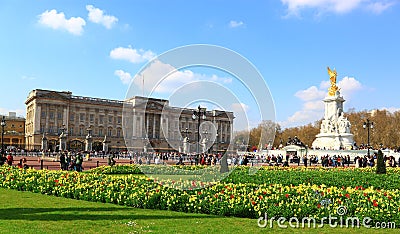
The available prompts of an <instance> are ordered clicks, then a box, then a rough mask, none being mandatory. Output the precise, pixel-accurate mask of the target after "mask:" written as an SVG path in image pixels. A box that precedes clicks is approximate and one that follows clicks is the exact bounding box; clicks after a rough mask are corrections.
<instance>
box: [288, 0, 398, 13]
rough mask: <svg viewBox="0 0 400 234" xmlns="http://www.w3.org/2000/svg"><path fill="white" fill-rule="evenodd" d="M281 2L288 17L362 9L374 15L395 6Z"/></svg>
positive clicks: (371, 1)
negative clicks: (302, 12) (309, 12)
mask: <svg viewBox="0 0 400 234" xmlns="http://www.w3.org/2000/svg"><path fill="white" fill-rule="evenodd" d="M281 2H282V4H283V5H285V6H287V11H288V14H289V15H298V14H299V13H300V11H302V10H305V9H316V10H317V11H318V12H334V13H348V12H350V11H352V10H355V9H357V8H364V9H367V10H370V11H372V12H374V13H381V12H383V11H384V10H386V9H388V8H390V7H391V6H393V5H394V4H395V2H394V1H393V0H281Z"/></svg>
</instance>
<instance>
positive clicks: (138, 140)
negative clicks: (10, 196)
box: [25, 89, 234, 152]
mask: <svg viewBox="0 0 400 234" xmlns="http://www.w3.org/2000/svg"><path fill="white" fill-rule="evenodd" d="M25 104H26V114H27V116H26V125H25V128H26V130H25V137H26V139H27V141H29V142H30V144H29V146H28V147H29V149H36V150H40V149H42V138H43V137H46V138H47V142H48V149H49V150H57V149H58V145H59V136H60V134H61V133H62V132H63V131H64V132H65V133H66V134H65V135H66V136H67V139H66V145H67V149H69V150H83V149H84V148H85V147H84V144H85V137H86V136H87V135H88V132H89V131H90V133H91V136H92V139H93V144H92V149H93V150H102V149H103V141H104V139H105V136H106V138H107V142H108V150H126V149H129V150H133V151H143V150H144V151H146V150H149V151H150V150H154V151H157V152H167V151H179V150H180V149H181V148H182V147H183V137H185V136H187V137H188V138H189V139H190V140H191V142H198V140H197V138H198V136H197V133H198V130H197V129H198V127H199V126H198V125H199V124H198V123H199V122H198V118H197V119H193V118H192V115H193V113H194V111H196V110H193V109H187V108H179V107H171V106H169V102H168V100H163V99H155V98H145V97H139V96H135V97H133V98H131V99H128V100H125V101H119V100H109V99H101V98H92V97H82V96H75V95H72V93H71V92H67V91H62V92H58V91H52V90H41V89H36V90H32V91H31V92H30V93H29V96H28V98H27V100H26V102H25ZM202 112H204V113H205V117H206V119H205V120H201V121H200V122H201V125H200V128H199V129H200V132H201V139H203V135H204V134H205V135H207V133H210V134H209V135H211V133H213V131H214V130H216V129H218V130H217V131H215V132H214V134H213V135H214V138H211V136H209V137H207V136H206V137H204V139H206V138H208V139H207V140H206V144H208V145H209V147H208V148H209V151H216V150H217V147H218V149H219V150H226V149H227V148H228V147H229V142H230V141H231V138H232V132H233V131H232V126H233V118H234V117H233V113H232V112H225V111H218V110H212V111H206V110H205V109H202ZM123 113H124V114H123ZM186 128H187V129H186ZM213 129H214V130H213ZM217 133H218V135H217ZM211 140H212V141H211ZM195 148H196V147H195ZM196 150H198V149H196ZM192 151H194V148H193V147H192Z"/></svg>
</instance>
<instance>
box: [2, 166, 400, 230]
mask: <svg viewBox="0 0 400 234" xmlns="http://www.w3.org/2000/svg"><path fill="white" fill-rule="evenodd" d="M246 169H247V168H241V169H239V170H243V171H246ZM298 170H300V169H298ZM298 170H294V171H296V172H298ZM269 171H271V170H270V169H269V168H266V169H263V170H261V171H259V172H258V173H263V172H269ZM272 171H273V172H278V171H279V169H277V170H275V169H274V170H272ZM289 171H290V170H289ZM316 171H319V170H316ZM239 172H240V171H239ZM239 172H238V173H239ZM307 172H308V171H304V173H307ZM321 173H324V172H321ZM337 173H338V174H339V172H337ZM356 173H360V178H361V177H362V175H363V174H364V175H366V174H368V172H363V173H362V172H361V171H356ZM393 174H395V173H393ZM231 176H237V175H235V174H234V173H233V174H231ZM255 176H257V174H256V175H255ZM0 179H1V180H0V187H3V188H10V189H17V190H24V191H32V192H36V193H42V194H48V195H55V196H61V197H67V198H74V199H81V200H88V201H96V202H108V203H115V204H120V205H127V206H132V207H138V208H150V209H165V210H174V211H183V212H195V213H206V214H217V215H228V216H238V217H248V218H258V217H260V216H263V215H264V214H265V213H267V214H268V216H269V217H273V216H275V217H281V216H282V217H286V218H289V217H297V218H299V219H300V218H303V217H313V218H315V219H316V220H320V219H322V218H323V217H327V216H329V215H336V212H337V209H338V208H339V207H341V206H345V207H346V209H347V212H346V214H344V216H343V217H344V218H346V217H359V218H360V220H362V219H363V218H364V217H370V218H371V219H372V220H373V221H374V222H397V223H400V212H399V211H400V190H399V189H376V188H374V187H372V186H371V187H365V188H364V187H363V186H343V185H342V184H337V186H327V185H326V184H324V183H322V184H308V183H305V184H298V185H285V184H281V183H262V184H261V183H241V182H235V183H232V182H221V183H218V184H216V185H214V186H210V187H206V188H202V189H199V190H195V188H197V186H198V183H199V182H198V181H184V180H182V181H167V182H165V181H163V182H157V181H156V182H155V181H154V180H152V179H149V178H146V177H137V176H135V175H125V176H122V177H121V176H119V177H115V176H111V175H102V174H98V173H77V172H65V171H48V170H41V171H38V170H32V169H28V170H23V169H18V168H14V167H8V166H3V167H0ZM178 182H179V183H186V186H187V187H189V188H192V190H185V191H181V190H176V189H172V188H169V187H166V186H163V184H164V183H178ZM336 216H337V215H336Z"/></svg>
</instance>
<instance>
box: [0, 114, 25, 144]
mask: <svg viewBox="0 0 400 234" xmlns="http://www.w3.org/2000/svg"><path fill="white" fill-rule="evenodd" d="M3 118H4V121H5V125H4V134H3V144H4V149H7V148H8V149H10V148H19V149H23V148H25V147H26V146H25V137H24V136H25V134H24V132H25V118H23V117H18V116H17V114H16V112H9V113H8V116H6V115H4V116H0V120H1V119H3ZM2 131H3V130H2Z"/></svg>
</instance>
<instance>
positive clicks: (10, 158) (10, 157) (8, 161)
mask: <svg viewBox="0 0 400 234" xmlns="http://www.w3.org/2000/svg"><path fill="white" fill-rule="evenodd" d="M13 161H14V158H13V156H12V155H11V154H8V156H7V164H8V165H9V166H12V163H13Z"/></svg>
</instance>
